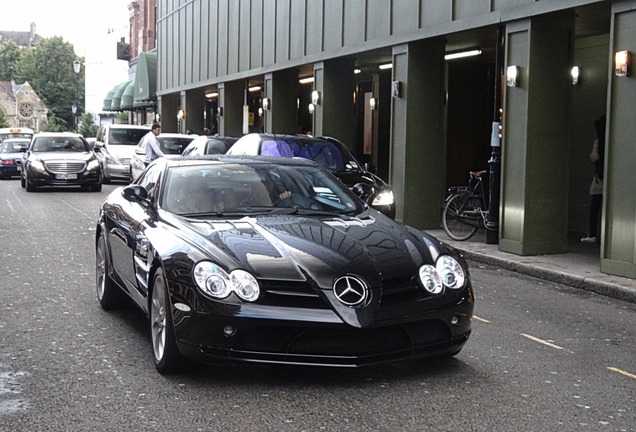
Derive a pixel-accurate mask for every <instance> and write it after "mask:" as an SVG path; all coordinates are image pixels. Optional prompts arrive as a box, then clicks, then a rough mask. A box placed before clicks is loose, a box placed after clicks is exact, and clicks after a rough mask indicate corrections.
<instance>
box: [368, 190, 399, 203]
mask: <svg viewBox="0 0 636 432" xmlns="http://www.w3.org/2000/svg"><path fill="white" fill-rule="evenodd" d="M394 202H395V200H394V199H393V192H391V191H390V190H385V191H382V192H380V193H378V194H377V195H376V196H375V197H373V203H372V205H374V206H381V205H393V203H394Z"/></svg>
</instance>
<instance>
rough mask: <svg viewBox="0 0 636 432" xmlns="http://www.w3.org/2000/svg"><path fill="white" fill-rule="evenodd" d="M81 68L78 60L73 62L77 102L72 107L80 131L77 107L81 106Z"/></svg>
mask: <svg viewBox="0 0 636 432" xmlns="http://www.w3.org/2000/svg"><path fill="white" fill-rule="evenodd" d="M80 66H81V63H80V62H79V61H78V60H75V61H74V62H73V71H74V72H75V102H74V103H73V106H72V107H71V108H72V110H73V121H74V122H75V130H77V129H78V123H79V122H78V121H77V116H76V115H75V114H76V113H77V105H78V104H79V73H80Z"/></svg>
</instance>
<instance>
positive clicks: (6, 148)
mask: <svg viewBox="0 0 636 432" xmlns="http://www.w3.org/2000/svg"><path fill="white" fill-rule="evenodd" d="M29 142H30V141H29V140H28V139H24V140H23V139H6V140H4V142H3V143H2V144H1V145H0V147H1V148H2V150H1V152H2V153H19V152H20V150H21V149H25V148H27V147H28V146H29Z"/></svg>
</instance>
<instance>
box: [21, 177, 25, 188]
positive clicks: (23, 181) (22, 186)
mask: <svg viewBox="0 0 636 432" xmlns="http://www.w3.org/2000/svg"><path fill="white" fill-rule="evenodd" d="M20 187H21V188H22V189H24V188H25V187H26V181H25V180H24V176H22V175H21V176H20Z"/></svg>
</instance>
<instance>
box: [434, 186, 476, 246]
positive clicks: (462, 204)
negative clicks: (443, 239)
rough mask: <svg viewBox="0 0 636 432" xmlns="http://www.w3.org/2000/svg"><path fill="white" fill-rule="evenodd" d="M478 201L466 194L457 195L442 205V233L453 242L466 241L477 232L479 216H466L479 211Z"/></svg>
mask: <svg viewBox="0 0 636 432" xmlns="http://www.w3.org/2000/svg"><path fill="white" fill-rule="evenodd" d="M480 207H481V204H480V202H479V200H478V199H477V198H475V197H473V196H470V195H468V196H467V195H466V194H457V195H454V196H453V197H451V198H450V199H449V200H448V201H446V204H445V205H444V211H443V212H442V224H443V226H444V231H446V234H447V235H448V236H449V237H450V238H452V239H453V240H458V241H463V240H468V239H469V238H471V237H472V236H473V235H474V234H475V233H476V232H477V224H478V221H479V219H478V218H479V217H481V215H479V214H474V213H472V214H467V213H466V212H467V211H470V212H474V211H475V210H476V209H480Z"/></svg>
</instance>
